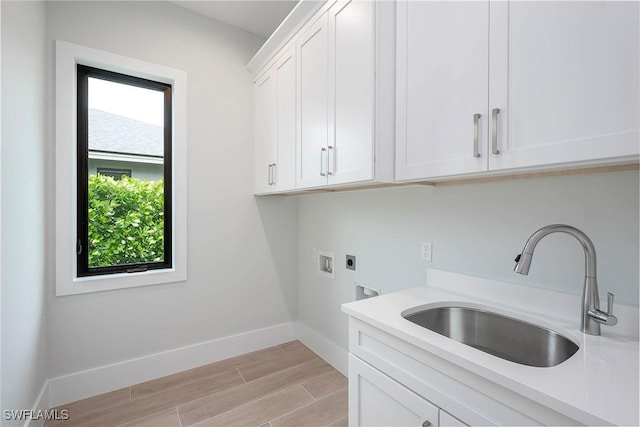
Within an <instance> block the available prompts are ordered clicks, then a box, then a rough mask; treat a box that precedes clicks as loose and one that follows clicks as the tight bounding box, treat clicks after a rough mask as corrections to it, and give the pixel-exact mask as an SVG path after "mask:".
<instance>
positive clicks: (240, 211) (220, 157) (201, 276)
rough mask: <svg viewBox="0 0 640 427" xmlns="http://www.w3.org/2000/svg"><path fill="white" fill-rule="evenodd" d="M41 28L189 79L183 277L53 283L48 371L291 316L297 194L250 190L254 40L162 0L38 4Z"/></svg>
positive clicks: (105, 360) (74, 368)
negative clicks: (269, 196)
mask: <svg viewBox="0 0 640 427" xmlns="http://www.w3.org/2000/svg"><path fill="white" fill-rule="evenodd" d="M47 25H48V29H47V38H48V47H49V52H50V55H52V49H53V40H55V39H60V40H64V41H67V42H71V43H77V44H81V45H85V46H89V47H92V48H96V49H102V50H106V51H109V52H114V53H117V54H120V55H125V56H130V57H134V58H139V59H142V60H144V61H149V62H153V63H157V64H161V65H166V66H170V67H173V68H178V69H182V70H184V71H186V72H187V85H188V219H187V223H188V280H187V282H186V283H178V284H169V285H158V286H148V287H143V288H135V289H127V290H117V291H109V292H102V293H92V294H83V295H74V296H67V297H59V298H56V297H54V295H53V289H52V288H51V289H50V290H49V292H48V294H49V325H50V326H49V337H50V338H49V352H50V364H49V367H50V372H49V375H50V377H56V376H59V375H63V374H68V373H74V372H78V371H80V370H83V369H89V368H94V367H99V366H102V365H105V364H110V363H115V362H119V361H124V360H128V359H131V358H134V357H137V356H144V355H149V354H152V353H155V352H160V351H164V350H169V349H173V348H176V347H179V346H184V345H190V344H195V343H198V342H202V341H207V340H212V339H215V338H219V337H224V336H228V335H231V334H235V333H240V332H244V331H250V330H254V329H258V328H263V327H267V326H271V325H276V324H279V323H283V322H289V321H291V320H293V319H294V318H295V316H296V308H297V287H296V282H295V281H296V262H295V259H296V247H297V246H296V245H297V236H296V227H295V223H296V219H297V206H296V202H295V200H293V199H290V200H284V199H283V200H277V201H272V200H258V201H256V199H255V198H254V196H253V195H252V193H253V191H252V183H253V178H252V177H253V163H252V161H251V159H253V142H252V120H251V117H252V108H251V107H252V92H251V80H250V76H249V75H248V73H247V72H246V70H245V64H246V63H247V62H248V61H249V59H250V58H251V56H252V55H253V53H254V52H255V51H256V50H257V49H258V48H259V47H260V45H261V43H262V42H263V40H262V39H260V38H258V37H257V36H255V35H252V34H250V33H247V32H244V31H242V30H238V29H236V28H233V27H231V26H228V25H225V24H222V23H218V22H216V21H213V20H211V19H208V18H204V17H201V16H198V15H196V14H194V13H192V12H190V11H187V10H185V9H183V8H181V7H178V6H175V5H173V4H170V3H168V2H138V1H133V2H111V1H109V2H47ZM50 62H51V64H53V58H52V57H51V61H50ZM51 79H53V76H51ZM51 81H53V80H51ZM49 154H50V155H51V151H50V152H49ZM49 178H50V179H52V178H53V175H50V176H49ZM276 202H277V203H276ZM50 203H51V201H50ZM50 206H51V205H50ZM263 223H264V225H263Z"/></svg>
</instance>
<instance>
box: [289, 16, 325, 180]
mask: <svg viewBox="0 0 640 427" xmlns="http://www.w3.org/2000/svg"><path fill="white" fill-rule="evenodd" d="M328 46H329V38H328V28H327V15H326V13H325V14H323V15H322V16H321V17H320V18H319V19H317V20H316V21H315V23H313V24H312V25H311V26H310V27H308V28H307V29H306V30H305V31H304V32H303V34H302V35H301V36H300V37H299V38H298V39H297V41H296V55H297V57H298V72H297V74H298V85H297V111H298V126H297V135H298V136H297V139H296V140H297V162H296V163H297V183H296V187H297V188H309V187H318V186H321V185H326V184H327V173H328V157H327V150H328V144H327V142H328V129H327V127H328V126H327V115H328V97H329V76H328V59H329V57H328V51H327V49H328Z"/></svg>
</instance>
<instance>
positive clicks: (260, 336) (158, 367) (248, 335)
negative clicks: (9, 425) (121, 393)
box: [29, 322, 346, 427]
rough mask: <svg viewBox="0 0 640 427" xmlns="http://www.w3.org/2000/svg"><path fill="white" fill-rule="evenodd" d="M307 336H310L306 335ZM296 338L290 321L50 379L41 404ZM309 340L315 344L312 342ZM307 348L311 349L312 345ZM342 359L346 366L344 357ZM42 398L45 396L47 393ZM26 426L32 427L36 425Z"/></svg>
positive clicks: (92, 393) (53, 403)
mask: <svg viewBox="0 0 640 427" xmlns="http://www.w3.org/2000/svg"><path fill="white" fill-rule="evenodd" d="M309 335H312V334H310V333H309ZM296 338H297V333H296V328H295V327H294V324H293V323H291V322H289V323H282V324H280V325H275V326H271V327H268V328H264V329H256V330H254V331H249V332H245V333H241V334H237V335H232V336H228V337H223V338H219V339H215V340H211V341H206V342H202V343H198V344H193V345H189V346H185V347H180V348H176V349H173V350H169V351H164V352H161V353H156V354H152V355H149V356H144V357H140V358H136V359H131V360H126V361H123V362H118V363H114V364H111V365H107V366H101V367H98V368H94V369H89V370H86V371H82V372H76V373H73V374H69V375H64V376H61V377H57V378H51V379H50V380H49V381H48V382H47V383H48V389H49V390H48V399H44V400H48V401H43V403H45V404H47V403H48V405H45V408H46V407H55V406H58V405H62V404H64V403H68V402H73V401H76V400H80V399H84V398H87V397H91V396H95V395H98V394H102V393H106V392H109V391H113V390H117V389H119V388H123V387H128V386H130V385H133V384H138V383H141V382H145V381H149V380H152V379H155V378H159V377H163V376H166V375H171V374H174V373H176V372H180V371H184V370H187V369H191V368H195V367H198V366H202V365H206V364H209V363H213V362H217V361H219V360H224V359H228V358H230V357H234V356H239V355H241V354H244V353H249V352H251V351H256V350H260V349H262V348H265V347H270V346H273V345H278V344H282V343H284V342H287V341H291V340H294V339H296ZM309 341H310V342H314V343H315V341H314V340H313V339H310V340H309ZM309 347H310V348H312V347H311V346H309ZM312 350H313V348H312ZM318 354H320V353H318ZM320 355H321V354H320ZM321 356H322V355H321ZM344 359H345V366H346V355H345V357H344ZM327 361H329V363H331V361H330V360H328V359H327ZM332 364H333V363H332ZM341 372H342V371H341ZM41 394H42V393H41ZM43 396H45V397H46V394H44V395H43ZM40 400H42V399H40ZM29 427H35V425H34V426H29Z"/></svg>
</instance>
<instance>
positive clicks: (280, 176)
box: [273, 48, 296, 191]
mask: <svg viewBox="0 0 640 427" xmlns="http://www.w3.org/2000/svg"><path fill="white" fill-rule="evenodd" d="M273 74H274V78H275V80H276V84H277V88H276V94H277V95H276V99H277V101H276V103H277V105H276V109H277V112H278V113H277V116H278V119H277V138H278V147H277V148H278V152H277V162H276V166H275V170H274V172H273V173H274V180H275V183H276V190H277V191H286V190H292V189H294V188H295V187H296V61H295V49H294V48H290V49H288V50H286V51H285V52H284V53H283V55H281V56H280V58H279V59H278V61H277V62H276V64H275V65H274V70H273Z"/></svg>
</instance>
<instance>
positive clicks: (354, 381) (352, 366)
mask: <svg viewBox="0 0 640 427" xmlns="http://www.w3.org/2000/svg"><path fill="white" fill-rule="evenodd" d="M349 425H351V426H389V427H391V426H425V427H427V426H437V425H438V407H437V406H435V405H433V404H431V403H430V402H428V401H427V400H425V399H423V398H422V397H420V396H418V395H417V394H415V393H414V392H412V391H411V390H409V389H408V388H406V387H404V386H403V385H401V384H399V383H398V382H396V381H394V380H392V379H391V378H389V377H388V376H386V375H385V374H383V373H381V372H380V371H378V370H377V369H375V368H373V367H372V366H371V365H369V364H367V363H365V362H363V361H362V360H360V359H358V358H357V357H355V356H353V355H349Z"/></svg>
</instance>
